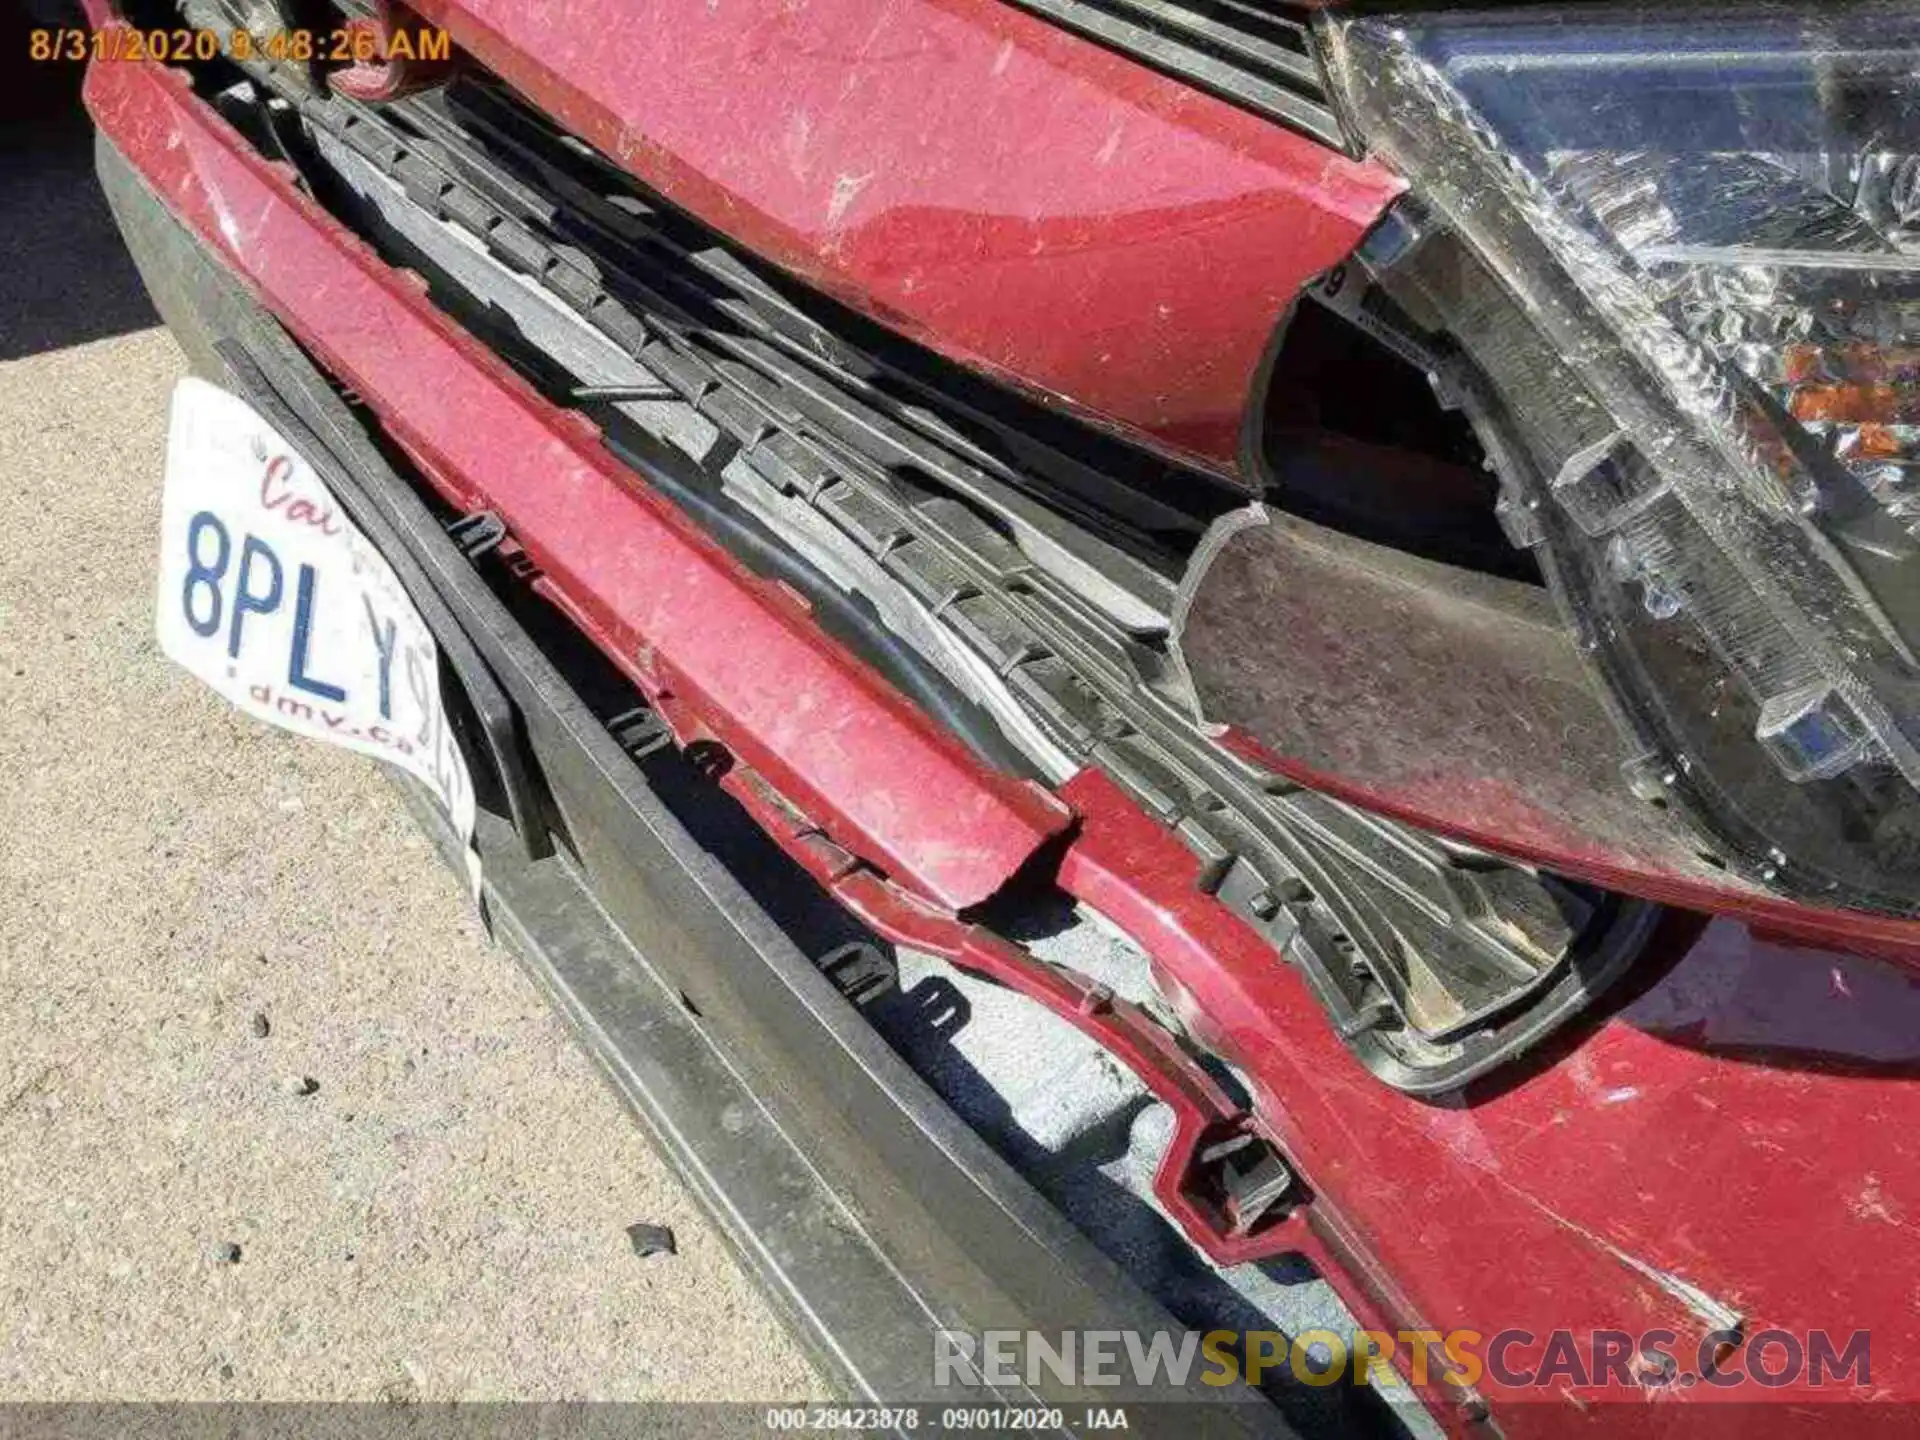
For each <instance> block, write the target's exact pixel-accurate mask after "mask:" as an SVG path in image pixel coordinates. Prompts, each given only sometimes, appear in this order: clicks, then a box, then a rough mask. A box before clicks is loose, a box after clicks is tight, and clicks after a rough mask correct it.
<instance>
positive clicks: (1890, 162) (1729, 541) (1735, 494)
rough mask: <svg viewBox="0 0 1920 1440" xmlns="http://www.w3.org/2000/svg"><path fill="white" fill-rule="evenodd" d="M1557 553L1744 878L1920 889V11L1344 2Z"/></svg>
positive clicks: (1914, 902) (1520, 531) (1645, 774)
mask: <svg viewBox="0 0 1920 1440" xmlns="http://www.w3.org/2000/svg"><path fill="white" fill-rule="evenodd" d="M1321 38H1322V43H1323V48H1324V50H1325V53H1326V57H1327V64H1328V70H1329V73H1330V75H1331V76H1332V78H1333V81H1334V84H1335V88H1336V91H1337V93H1338V95H1339V96H1340V99H1341V101H1342V103H1343V105H1344V106H1345V107H1346V110H1347V112H1348V119H1349V121H1350V123H1351V124H1352V126H1353V128H1354V129H1355V130H1356V132H1357V133H1358V134H1359V135H1360V136H1361V137H1362V138H1363V139H1364V141H1365V143H1366V144H1367V146H1368V147H1369V148H1370V149H1371V150H1372V151H1373V152H1374V153H1376V154H1377V155H1379V156H1381V157H1382V158H1384V159H1385V160H1387V161H1388V162H1389V163H1391V164H1393V165H1394V166H1395V167H1396V168H1398V169H1400V170H1401V171H1402V172H1403V173H1405V174H1406V175H1407V177H1408V178H1409V180H1410V181H1411V182H1412V185H1413V195H1414V197H1415V199H1416V203H1417V205H1418V206H1421V207H1424V209H1425V211H1426V213H1427V216H1429V217H1430V219H1431V222H1432V223H1430V224H1420V223H1417V224H1416V225H1415V226H1414V227H1413V228H1412V230H1411V231H1408V230H1407V229H1406V227H1405V226H1404V225H1403V227H1402V233H1401V235H1400V237H1399V243H1394V244H1380V245H1376V246H1375V247H1374V249H1373V254H1372V262H1371V263H1372V264H1373V267H1374V269H1375V271H1376V278H1377V279H1378V280H1379V281H1380V282H1381V284H1382V285H1383V287H1384V288H1385V289H1386V290H1387V292H1388V293H1389V294H1390V295H1391V296H1392V297H1393V298H1394V300H1395V301H1397V302H1398V303H1399V305H1400V307H1401V308H1402V309H1403V310H1404V312H1405V313H1406V314H1408V315H1410V316H1411V317H1412V318H1413V320H1414V321H1415V322H1416V323H1417V324H1419V325H1420V326H1421V327H1423V328H1428V329H1430V330H1431V331H1433V332H1435V333H1441V334H1445V335H1447V336H1450V337H1452V339H1453V341H1454V342H1455V343H1457V344H1458V345H1459V346H1460V347H1461V349H1462V351H1463V352H1464V361H1465V362H1466V368H1467V369H1469V370H1470V371H1471V374H1472V379H1471V381H1470V382H1469V383H1467V384H1466V385H1465V387H1464V388H1465V389H1466V390H1467V391H1468V392H1470V394H1469V397H1468V398H1469V400H1470V402H1474V401H1477V403H1470V405H1469V408H1470V409H1475V410H1477V411H1479V412H1480V413H1479V415H1478V416H1477V418H1479V419H1481V420H1483V421H1484V423H1485V424H1486V426H1487V427H1489V428H1490V429H1491V430H1492V431H1495V432H1497V434H1494V435H1491V436H1490V437H1489V442H1490V443H1489V448H1490V449H1491V450H1493V452H1494V454H1495V456H1496V458H1497V459H1499V460H1500V461H1501V462H1502V469H1503V471H1505V472H1506V473H1507V476H1508V478H1509V480H1510V482H1511V484H1512V493H1511V496H1510V516H1509V519H1510V522H1511V523H1510V525H1509V530H1510V533H1512V534H1513V535H1514V536H1515V538H1516V539H1517V540H1519V541H1520V542H1522V543H1526V544H1531V545H1537V546H1539V547H1540V549H1541V552H1542V555H1543V560H1544V561H1545V562H1546V568H1547V569H1548V572H1549V576H1550V578H1551V579H1552V581H1553V582H1554V584H1555V587H1556V590H1557V591H1558V592H1559V594H1560V596H1561V598H1562V600H1563V602H1564V603H1565V604H1566V605H1567V607H1568V608H1569V610H1570V612H1571V613H1572V615H1573V617H1574V619H1575V621H1576V624H1577V625H1578V626H1579V628H1580V629H1581V631H1582V634H1583V637H1584V638H1585V640H1586V641H1587V647H1588V650H1589V653H1590V654H1591V656H1592V658H1593V659H1594V661H1595V663H1596V665H1597V666H1598V668H1599V669H1600V670H1601V671H1602V673H1603V674H1604V675H1605V677H1606V680H1607V681H1608V685H1609V689H1610V690H1611V691H1612V693H1613V695H1614V696H1615V698H1616V699H1617V700H1619V701H1620V702H1621V706H1622V709H1623V710H1624V712H1625V713H1626V716H1627V717H1628V720H1629V723H1630V728H1631V730H1632V732H1633V734H1634V735H1635V738H1636V739H1637V740H1638V741H1639V742H1640V745H1641V748H1643V749H1644V750H1645V751H1646V752H1647V755H1646V758H1645V760H1644V761H1643V762H1641V764H1640V766H1639V767H1638V768H1639V773H1638V775H1637V776H1636V779H1637V783H1638V785H1639V787H1640V788H1641V789H1642V790H1643V793H1647V794H1648V798H1655V793H1654V792H1663V794H1670V795H1671V796H1672V797H1673V798H1675V799H1676V800H1678V801H1679V802H1681V803H1683V804H1684V805H1685V806H1686V807H1687V808H1688V809H1689V810H1691V812H1692V813H1693V814H1694V816H1695V818H1696V819H1698V820H1699V821H1700V822H1702V824H1703V825H1704V827H1705V828H1706V829H1707V830H1708V831H1709V832H1711V834H1712V835H1713V836H1714V837H1715V839H1716V848H1717V849H1719V850H1721V851H1722V852H1724V853H1725V854H1726V855H1727V857H1728V858H1729V859H1731V860H1732V861H1734V862H1735V863H1736V864H1737V865H1739V866H1740V867H1741V868H1743V869H1745V870H1746V871H1748V872H1749V873H1751V874H1753V875H1754V876H1755V877H1757V878H1760V879H1763V880H1765V881H1767V882H1768V883H1771V884H1773V885H1775V886H1778V887H1780V888H1782V889H1785V890H1787V891H1789V892H1791V893H1794V894H1796V895H1799V896H1801V897H1802V898H1812V899H1820V900H1827V901H1836V900H1837V901H1839V902H1841V903H1847V904H1855V905H1864V906H1868V907H1872V908H1878V909H1888V910H1895V911H1901V912H1912V911H1916V910H1920V655H1917V653H1916V652H1917V651H1920V14H1917V13H1916V9H1915V7H1914V6H1912V5H1900V6H1891V5H1884V4H1875V5H1850V4H1832V3H1818V4H1816V3H1814V0H1807V3H1803V4H1799V5H1793V6H1778V5H1765V4H1762V5H1745V6H1740V7H1738V8H1734V7H1730V6H1711V7H1701V6H1694V7H1689V6H1685V5H1675V4H1668V5H1665V6H1662V7H1660V8H1659V9H1657V10H1656V9H1651V8H1639V7H1631V8H1629V7H1593V6H1581V7H1567V6H1563V7H1553V8H1547V7H1525V8H1509V9H1507V10H1503V11H1499V12H1461V11H1448V12H1436V13H1427V12H1422V13H1419V14H1408V15H1393V16H1341V17H1335V18H1330V19H1328V20H1326V21H1325V22H1324V23H1323V24H1322V27H1321Z"/></svg>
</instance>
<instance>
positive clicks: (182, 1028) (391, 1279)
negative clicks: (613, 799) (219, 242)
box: [0, 131, 819, 1401]
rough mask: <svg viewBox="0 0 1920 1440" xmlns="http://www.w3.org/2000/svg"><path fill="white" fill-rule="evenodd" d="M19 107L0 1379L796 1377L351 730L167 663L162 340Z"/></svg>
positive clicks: (2, 691)
mask: <svg viewBox="0 0 1920 1440" xmlns="http://www.w3.org/2000/svg"><path fill="white" fill-rule="evenodd" d="M49 133H50V132H41V133H40V134H39V135H38V136H37V137H36V138H35V140H34V143H33V148H32V150H31V151H30V152H29V151H23V150H22V149H21V148H19V146H18V144H17V143H16V144H15V145H14V146H13V148H9V149H4V150H0V213H4V214H5V216H6V219H7V222H8V226H9V241H8V244H9V247H10V249H11V251H12V253H9V254H8V255H7V257H6V260H7V264H6V265H5V266H4V267H0V1399H9V1400H11V1399H66V1398H97V1397H116V1398H117V1397H143V1398H160V1397H173V1398H204V1399H216V1398H275V1399H292V1398H306V1397H317V1398H334V1399H389V1400H401V1401H406V1400H415V1399H421V1400H441V1399H455V1398H480V1397H486V1398H523V1397H524V1398H559V1397H593V1398H631V1399H646V1398H674V1399H720V1398H746V1399H769V1398H776V1397H779V1398H800V1397H804V1396H807V1395H811V1394H816V1393H819V1385H818V1381H817V1380H816V1379H815V1378H814V1377H813V1375H812V1374H811V1373H810V1371H809V1370H808V1368H807V1366H806V1364H805V1362H804V1360H803V1359H802V1358H801V1356H800V1354H799V1353H798V1351H797V1350H796V1349H795V1347H794V1346H793V1345H792V1343H791V1342H790V1341H789V1340H788V1339H787V1338H786V1336H785V1334H784V1332H783V1331H782V1330H781V1329H780V1328H779V1327H778V1325H777V1323H776V1322H775V1320H774V1318H773V1316H772V1314H771V1312H770V1310H769V1309H768V1307H767V1306H766V1305H765V1304H764V1303H763V1301H762V1300H761V1299H760V1297H759V1295H758V1293H757V1292H756V1291H755V1290H754V1289H753V1288H752V1286H751V1285H750V1283H749V1282H748V1281H746V1280H745V1278H744V1277H743V1276H742V1274H741V1272H740V1271H739V1269H738V1268H737V1267H736V1265H735V1264H734V1263H733V1261H732V1259H731V1257H730V1256H729V1255H728V1253H727V1252H726V1250H725V1248H724V1246H723V1245H722V1243H721V1242H720V1241H719V1239H718V1238H717V1236H716V1235H715V1234H714V1232H713V1231H712V1230H711V1228H710V1227H709V1226H708V1225H707V1224H706V1223H705V1222H704V1220H703V1219H702V1218H701V1217H700V1215H699V1214H698V1213H697V1212H696V1211H695V1210H694V1208H693V1206H692V1203H691V1202H690V1201H689V1200H688V1198H687V1197H686V1196H685V1195H684V1194H683V1192H682V1191H681V1190H680V1188H679V1186H678V1185H677V1183H676V1182H675V1180H674V1179H673V1178H672V1176H671V1175H670V1174H669V1173H668V1172H667V1171H666V1170H665V1169H664V1167H663V1166H662V1165H661V1163H660V1162H659V1161H658V1160H657V1159H656V1158H655V1157H654V1155H653V1153H652V1152H651V1150H650V1149H649V1147H648V1146H647V1144H646V1143H645V1141H644V1140H643V1138H642V1137H641V1135H640V1134H639V1132H638V1131H637V1130H636V1129H635V1128H634V1126H633V1124H632V1123H631V1121H630V1120H629V1119H628V1118H627V1116H626V1114H625V1113H624V1111H623V1110H622V1109H621V1108H620V1106H619V1105H618V1104H617V1103H616V1101H615V1100H614V1098H613V1097H612V1095H611V1094H610V1092H608V1091H607V1090H606V1089H605V1087H604V1086H603V1085H602V1084H601V1083H600V1081H599V1080H598V1078H597V1077H596V1076H595V1075H594V1073H593V1072H592V1071H591V1069H590V1068H589V1066H588V1064H587V1062H586V1060H585V1059H584V1058H583V1057H582V1056H581V1055H580V1054H579V1053H578V1052H577V1051H576V1050H575V1049H574V1047H573V1046H572V1044H571V1043H570V1042H569V1040H568V1039H567V1037H566V1035H565V1033H564V1031H563V1030H562V1028H561V1026H560V1025H559V1023H558V1022H557V1021H555V1020H554V1019H553V1018H552V1017H551V1016H550V1015H549V1014H548V1013H547V1011H546V1009H545V1007H544V1005H543V1004H542V1002H541V1000H540V999H539V997H538V996H537V995H536V993H535V992H534V990H533V988H532V987H531V985H530V984H529V983H528V982H527V981H526V980H525V979H524V978H523V977H522V976H521V974H520V972H519V971H518V969H517V968H516V967H515V965H514V964H513V962H512V961H511V959H509V958H508V957H507V956H506V955H505V954H503V953H501V952H498V951H495V950H492V949H490V948H489V947H488V946H487V944H486V942H485V939H484V936H483V935H482V934H481V932H480V930H479V928H478V926H477V924H476V923H475V921H474V920H473V918H472V916H471V915H470V913H469V912H468V909H467V906H466V904H465V902H464V901H463V899H462V896H461V894H460V891H459V887H458V886H457V885H456V884H455V882H454V881H453V879H452V878H451V877H450V876H449V875H448V874H447V873H446V872H445V871H444V870H442V868H441V867H440V865H439V863H438V862H437V860H436V859H435V858H434V856H433V854H432V853H431V851H430V849H429V847H428V845H427V843H426V842H425V840H424V839H423V838H422V837H421V836H419V835H418V834H417V833H416V832H415V831H414V830H413V828H412V826H411V824H410V822H409V821H408V820H407V818H406V817H405V815H404V813H403V811H402V809H401V806H400V803H399V800H398V798H397V796H396V795H395V794H394V793H393V791H392V790H391V788H390V786H389V785H388V784H387V783H386V781H385V780H384V779H383V778H382V777H380V776H379V775H378V774H377V773H376V772H375V770H374V768H373V766H372V765H371V763H370V762H368V761H365V760H362V759H359V758H357V757H354V756H350V755H347V754H345V753H343V752H338V751H333V750H329V749H325V748H323V747H321V746H318V745H315V744H312V743H309V742H304V741H299V740H295V739H293V738H291V737H289V736H286V735H283V734H281V733H280V732H277V731H274V730H270V729H267V728H265V727H263V726H260V725H257V724H254V723H252V722H250V721H247V720H245V719H243V718H241V717H239V716H238V715H235V714H233V713H232V712H230V711H228V710H226V709H225V708H223V707H222V706H221V705H220V703H219V702H218V701H216V700H215V699H214V698H213V697H212V695H211V694H209V693H208V692H206V691H204V690H202V689H201V688H199V687H198V686H197V685H196V684H195V682H193V681H191V680H190V679H188V678H187V677H186V676H184V675H182V674H180V673H178V672H176V671H174V670H173V669H172V668H171V667H169V666H168V665H167V664H166V662H165V661H164V660H163V659H162V658H161V657H160V655H159V653H158V649H157V646H156V644H155V642H154V639H153V634H152V604H153V599H152V586H153V571H154V547H155V544H156V543H157V524H158V514H159V489H158V487H159V480H160V466H161V456H162V451H163V441H164V434H163V426H164V416H165V410H166V401H167V396H168V392H169V389H170V387H171V385H172V384H173V382H174V380H175V379H176V378H177V376H178V375H179V374H180V373H181V368H182V362H181V357H180V354H179V351H178V350H177V348H176V347H175V346H174V345H173V343H172V341H171V340H170V339H169V338H168V337H167V335H166V334H165V333H164V331H161V330H157V329H153V328H148V327H151V326H152V325H154V324H155V323H156V321H155V320H154V317H153V316H152V315H151V313H150V312H149V311H147V310H146V309H145V306H144V301H143V300H142V298H141V296H140V292H139V289H138V282H137V280H136V279H134V278H133V272H132V268H131V265H130V264H129V263H127V262H126V261H125V259H124V257H123V256H122V257H120V258H119V259H118V261H117V263H116V259H115V257H116V256H117V255H118V253H119V252H118V243H117V238H116V237H114V236H113V235H112V234H111V232H110V226H109V222H108V220H107V219H106V214H105V209H104V206H103V205H101V203H100V202H99V200H98V198H97V195H95V194H93V192H92V190H91V185H92V181H91V172H90V160H89V157H88V152H87V150H86V148H85V145H84V137H82V136H80V135H78V134H77V133H74V134H69V133H67V132H64V131H63V132H60V133H59V134H58V135H56V136H55V137H54V139H53V140H51V141H50V140H49V139H48V138H47V137H48V134H49ZM15 138H16V142H17V137H15ZM5 144H6V140H5V139H4V138H0V145H5ZM103 227H107V228H104V229H103ZM262 1030H264V1031H265V1033H264V1034H262V1033H260V1032H261V1031H262ZM308 1079H311V1080H313V1081H317V1089H313V1090H312V1091H311V1093H300V1092H301V1091H303V1090H306V1089H307V1086H306V1085H305V1084H304V1083H302V1082H304V1081H306V1080H308ZM636 1221H650V1222H655V1223H660V1224H666V1225H670V1226H671V1227H672V1228H673V1229H674V1231H675V1232H676V1235H677V1237H678V1242H679V1254H678V1255H676V1256H671V1257H667V1256H655V1257H653V1258H649V1259H645V1260H642V1259H640V1258H638V1257H636V1256H635V1255H634V1254H633V1252H632V1251H631V1249H630V1248H629V1245H628V1241H627V1238H626V1236H625V1234H624V1227H625V1226H627V1225H628V1224H631V1223H634V1222H636ZM236 1246H237V1247H238V1250H237V1257H238V1258H237V1261H236V1260H235V1259H234V1256H235V1253H236V1252H235V1251H234V1250H233V1248H232V1247H236Z"/></svg>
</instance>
